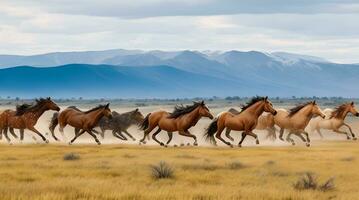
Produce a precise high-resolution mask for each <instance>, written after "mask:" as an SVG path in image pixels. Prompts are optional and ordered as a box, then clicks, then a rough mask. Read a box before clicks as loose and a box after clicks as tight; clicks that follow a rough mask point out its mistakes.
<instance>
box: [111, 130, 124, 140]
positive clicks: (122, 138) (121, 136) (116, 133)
mask: <svg viewBox="0 0 359 200" xmlns="http://www.w3.org/2000/svg"><path fill="white" fill-rule="evenodd" d="M112 135H113V136H115V137H117V138H118V139H120V140H127V138H126V137H125V136H123V135H122V133H121V131H120V133H118V132H117V131H116V130H112Z"/></svg>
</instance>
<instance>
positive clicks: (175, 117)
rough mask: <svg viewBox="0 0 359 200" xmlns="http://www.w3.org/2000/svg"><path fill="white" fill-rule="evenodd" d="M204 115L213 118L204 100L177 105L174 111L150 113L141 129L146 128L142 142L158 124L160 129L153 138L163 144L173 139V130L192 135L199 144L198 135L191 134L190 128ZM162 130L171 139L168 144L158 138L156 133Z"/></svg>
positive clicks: (187, 135) (184, 134)
mask: <svg viewBox="0 0 359 200" xmlns="http://www.w3.org/2000/svg"><path fill="white" fill-rule="evenodd" d="M202 117H208V118H210V119H213V116H212V114H211V113H210V111H209V109H208V108H207V106H206V105H205V104H204V101H201V102H194V104H193V105H190V106H182V105H181V106H176V107H175V109H174V111H173V112H172V113H169V112H166V111H157V112H153V113H149V114H148V115H147V116H146V117H145V119H144V120H143V122H142V124H141V129H142V130H144V135H143V138H142V139H141V140H140V143H144V144H145V143H146V142H145V138H146V136H148V134H149V133H150V132H151V131H152V130H153V129H154V128H156V127H157V126H158V130H157V131H156V132H155V133H153V135H152V138H153V140H155V141H156V142H157V143H158V144H160V145H161V146H166V145H167V144H169V143H170V142H171V140H172V132H175V131H178V133H179V134H180V135H182V136H186V137H192V138H193V139H194V143H193V145H195V146H197V145H198V143H197V137H196V136H195V135H193V134H191V133H190V132H189V131H188V129H189V128H191V127H193V126H195V125H196V124H197V122H198V121H199V120H200V119H201V118H202ZM161 130H164V131H167V133H168V135H169V139H168V141H167V143H166V145H165V144H164V143H163V142H160V141H158V140H157V138H156V135H157V134H158V133H159V132H161Z"/></svg>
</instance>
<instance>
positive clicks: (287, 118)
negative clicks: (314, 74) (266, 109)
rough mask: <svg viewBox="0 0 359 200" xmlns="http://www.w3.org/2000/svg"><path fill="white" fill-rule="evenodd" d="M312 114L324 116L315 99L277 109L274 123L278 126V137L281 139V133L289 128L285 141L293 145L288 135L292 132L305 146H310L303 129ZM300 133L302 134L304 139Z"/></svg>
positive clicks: (307, 136) (307, 135)
mask: <svg viewBox="0 0 359 200" xmlns="http://www.w3.org/2000/svg"><path fill="white" fill-rule="evenodd" d="M314 115H319V116H320V117H322V118H325V115H324V113H323V112H322V111H321V109H320V108H319V106H318V105H317V103H316V102H315V101H310V102H307V103H304V104H300V105H298V106H296V107H294V108H292V109H290V110H289V112H288V111H286V110H284V109H278V114H277V115H276V116H274V123H275V124H276V125H277V126H279V127H280V134H279V139H281V140H283V133H284V130H285V129H288V130H289V134H288V135H287V139H286V140H287V141H288V142H291V143H292V145H295V143H294V140H293V139H292V138H291V137H290V136H291V135H292V134H295V135H296V136H298V137H299V138H300V139H301V140H302V141H303V142H305V143H306V145H307V146H310V139H309V134H308V133H307V132H306V131H305V128H306V127H307V125H308V123H309V121H310V120H311V119H312V117H313V116H314ZM301 134H304V135H305V136H306V138H307V139H305V138H304V137H303V136H302V135H301Z"/></svg>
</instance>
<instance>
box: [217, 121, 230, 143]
mask: <svg viewBox="0 0 359 200" xmlns="http://www.w3.org/2000/svg"><path fill="white" fill-rule="evenodd" d="M223 130H224V127H223V126H218V129H217V133H216V138H217V139H219V140H221V141H222V142H223V143H224V144H226V145H228V146H230V147H233V145H232V144H231V143H230V142H227V141H226V140H224V139H223V138H222V137H221V134H222V131H223Z"/></svg>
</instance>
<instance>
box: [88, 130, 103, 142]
mask: <svg viewBox="0 0 359 200" xmlns="http://www.w3.org/2000/svg"><path fill="white" fill-rule="evenodd" d="M87 132H88V133H89V134H90V135H91V136H92V137H93V138H94V139H95V141H96V142H97V144H98V145H101V142H100V140H98V139H97V137H96V135H95V134H94V133H93V132H91V130H88V131H87Z"/></svg>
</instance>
